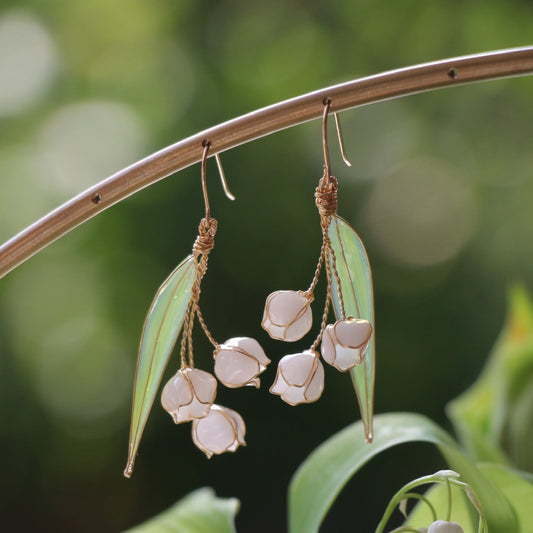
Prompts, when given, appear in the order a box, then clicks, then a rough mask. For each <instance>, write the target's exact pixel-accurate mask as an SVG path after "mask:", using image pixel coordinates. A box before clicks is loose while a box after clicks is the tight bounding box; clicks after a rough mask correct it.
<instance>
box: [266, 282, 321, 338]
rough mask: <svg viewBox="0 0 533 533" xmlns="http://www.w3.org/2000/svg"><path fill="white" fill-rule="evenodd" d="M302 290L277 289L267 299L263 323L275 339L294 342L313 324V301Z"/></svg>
mask: <svg viewBox="0 0 533 533" xmlns="http://www.w3.org/2000/svg"><path fill="white" fill-rule="evenodd" d="M312 301H313V299H312V298H311V297H309V296H307V295H305V294H304V293H303V292H302V291H276V292H273V293H272V294H270V295H269V296H268V298H267V300H266V304H265V312H264V314H263V321H262V322H261V325H262V326H263V328H264V329H265V330H266V331H267V332H268V334H269V335H270V336H271V337H272V338H273V339H278V340H280V341H286V342H294V341H297V340H299V339H301V338H302V337H303V336H304V335H305V334H306V333H307V332H308V331H309V330H310V329H311V325H312V324H313V315H312V313H311V302H312Z"/></svg>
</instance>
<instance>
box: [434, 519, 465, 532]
mask: <svg viewBox="0 0 533 533" xmlns="http://www.w3.org/2000/svg"><path fill="white" fill-rule="evenodd" d="M428 533H464V530H463V528H462V527H461V526H460V525H459V524H458V523H457V522H448V521H446V520H437V521H436V522H433V523H432V524H431V525H430V526H429V527H428Z"/></svg>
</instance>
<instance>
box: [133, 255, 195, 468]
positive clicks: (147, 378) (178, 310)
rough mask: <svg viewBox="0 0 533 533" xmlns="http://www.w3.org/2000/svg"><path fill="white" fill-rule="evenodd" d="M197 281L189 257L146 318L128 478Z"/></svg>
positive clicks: (136, 377)
mask: <svg viewBox="0 0 533 533" xmlns="http://www.w3.org/2000/svg"><path fill="white" fill-rule="evenodd" d="M195 277H196V259H195V258H194V257H193V256H192V255H189V256H188V257H186V258H185V259H184V260H183V261H182V262H181V263H180V264H179V265H178V266H177V267H176V269H175V270H174V271H173V272H172V273H171V274H170V276H169V277H168V278H167V279H166V280H165V281H164V282H163V284H162V285H161V287H159V289H158V291H157V293H156V295H155V297H154V300H153V302H152V305H151V306H150V309H149V311H148V315H147V316H146V320H145V322H144V327H143V332H142V336H141V343H140V346H139V357H138V359H137V369H136V371H135V384H134V387H133V406H132V410H131V426H130V441H129V447H128V464H127V466H126V470H124V475H125V476H126V477H130V476H131V474H132V472H133V464H134V462H135V455H136V454H137V449H138V447H139V443H140V441H141V437H142V433H143V431H144V426H145V425H146V421H147V420H148V415H149V414H150V411H151V409H152V405H153V403H154V399H155V395H156V394H157V390H158V389H159V384H160V383H161V378H162V377H163V374H164V372H165V369H166V367H167V364H168V360H169V358H170V354H171V353H172V350H173V349H174V345H175V344H176V341H177V339H178V336H179V333H180V330H181V327H182V325H183V320H184V318H185V313H186V311H187V307H188V305H189V301H190V299H191V289H192V286H193V283H194V279H195Z"/></svg>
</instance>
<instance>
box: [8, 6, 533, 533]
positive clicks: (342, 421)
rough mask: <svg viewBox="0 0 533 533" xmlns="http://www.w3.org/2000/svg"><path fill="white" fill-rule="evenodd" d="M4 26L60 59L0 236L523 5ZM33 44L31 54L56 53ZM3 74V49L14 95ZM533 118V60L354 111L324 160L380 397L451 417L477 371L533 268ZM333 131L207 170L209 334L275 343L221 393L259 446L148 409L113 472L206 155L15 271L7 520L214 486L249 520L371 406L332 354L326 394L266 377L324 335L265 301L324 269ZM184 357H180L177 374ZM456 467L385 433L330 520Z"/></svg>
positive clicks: (271, 524) (73, 518) (47, 527)
mask: <svg viewBox="0 0 533 533" xmlns="http://www.w3.org/2000/svg"><path fill="white" fill-rule="evenodd" d="M13 20H15V23H17V21H19V22H20V20H22V21H23V23H24V21H26V24H29V25H30V26H29V28H30V29H29V30H28V31H29V33H28V34H27V35H26V34H25V33H20V32H14V33H15V36H13V35H12V37H11V38H12V47H9V46H4V48H3V49H2V50H1V52H0V53H1V54H2V55H4V54H12V53H13V50H14V49H15V48H16V47H17V46H18V47H20V46H22V44H21V42H22V43H23V44H24V45H25V46H27V47H28V49H29V52H28V53H29V57H32V53H33V52H32V46H37V45H34V44H32V43H33V42H34V41H32V39H31V38H30V37H31V36H32V35H33V34H32V33H31V32H32V31H33V32H34V34H35V31H37V33H38V32H39V31H41V32H42V33H43V34H44V37H43V36H42V35H41V39H43V38H44V39H45V41H46V39H48V41H46V42H48V45H49V56H46V57H48V58H49V59H50V58H51V59H50V61H51V65H52V66H51V67H50V69H49V72H48V73H45V74H43V79H44V80H45V81H44V82H43V87H42V89H41V90H40V91H38V90H36V92H35V93H34V94H33V93H32V94H33V99H30V100H31V101H30V102H29V103H27V104H26V105H22V104H17V105H19V107H17V106H14V107H13V108H12V109H10V108H9V105H7V104H6V105H4V107H3V108H2V107H1V106H0V194H1V198H2V209H1V214H0V239H2V240H6V239H8V238H9V237H11V236H12V235H13V234H14V233H16V231H18V230H20V229H22V228H23V227H25V226H26V225H28V224H30V223H31V222H33V221H34V220H36V219H37V218H39V217H40V216H42V215H44V214H45V213H46V212H47V211H49V210H50V209H52V208H54V207H55V206H57V205H59V204H60V203H61V202H63V201H65V200H67V199H68V198H70V197H71V196H73V195H75V194H77V193H78V192H80V191H81V190H83V189H84V188H86V187H89V186H91V185H93V184H95V183H96V182H98V181H99V180H101V179H103V178H105V177H106V176H107V175H110V174H112V173H113V172H115V171H117V170H119V169H120V168H122V167H123V166H126V165H128V164H130V163H133V162H134V161H135V160H137V159H139V158H141V157H143V156H145V155H147V154H149V153H151V152H153V151H155V150H157V149H159V148H161V147H163V146H166V145H168V144H170V143H173V142H175V141H177V140H180V139H182V138H184V137H187V136H189V135H192V134H193V133H196V132H197V131H200V130H202V129H204V128H207V127H209V126H212V125H215V124H217V123H218V122H221V121H224V120H228V119H230V118H233V117H235V116H238V115H241V114H243V113H246V112H248V111H252V110H253V109H256V108H258V107H262V106H266V105H269V104H272V103H275V102H276V101H279V100H281V99H285V98H289V97H293V96H296V95H299V94H302V93H305V92H308V91H311V90H315V89H319V88H321V87H324V86H328V85H332V84H334V83H338V82H342V81H347V80H350V79H355V78H358V77H362V76H366V75H371V74H375V73H379V72H381V71H384V70H390V69H394V68H399V67H403V66H407V65H412V64H416V63H421V62H426V61H431V60H436V59H441V58H446V57H451V56H456V55H465V54H470V53H476V52H482V51H487V50H492V49H499V48H508V47H513V46H520V45H527V44H531V37H532V28H533V7H532V5H531V3H530V2H528V1H517V0H513V1H510V0H507V1H505V2H481V1H472V2H458V1H444V0H439V1H433V2H416V1H402V2H384V1H378V2H370V1H349V0H346V1H338V2H318V1H310V2H297V1H290V2H278V1H272V2H261V3H260V2H242V1H223V2H205V1H170V0H157V1H153V0H135V1H127V0H115V1H110V0H93V1H91V2H80V1H71V0H69V1H67V0H58V1H55V2H45V1H42V0H41V1H39V0H34V1H28V2H10V1H6V0H2V3H1V4H0V36H1V35H2V28H3V29H4V30H5V25H6V24H8V27H9V24H13ZM6 21H7V22H6ZM28 21H29V22H28ZM32 25H33V26H32ZM12 27H13V26H11V28H12ZM15 27H16V24H15ZM32 27H33V30H32ZM35 28H37V30H36V29H35ZM39 28H40V29H39ZM4 33H5V31H4ZM12 33H13V32H12ZM17 36H18V37H17ZM2 42H3V43H4V42H5V41H2ZM40 42H42V41H37V43H40ZM39 46H41V45H39ZM35 57H37V58H38V62H37V63H35V64H32V63H31V61H30V62H29V63H24V62H23V61H22V62H20V63H17V65H18V67H20V69H21V70H22V71H23V72H24V69H27V70H28V72H30V71H32V70H33V69H37V68H38V67H42V66H43V64H44V62H43V60H42V58H41V59H39V57H40V56H38V55H37V56H35ZM46 57H45V59H46ZM36 61H37V60H36ZM2 64H3V63H2V62H0V65H2ZM12 68H15V67H12ZM17 76H18V77H17V79H22V80H24V79H25V78H24V74H23V75H19V74H17ZM28 79H29V80H32V79H33V78H32V77H31V76H29V78H28ZM11 83H12V79H11V75H10V73H9V70H7V71H6V69H4V70H3V71H2V70H1V69H0V96H1V93H2V91H3V90H4V91H5V90H7V89H6V88H9V87H10V84H11ZM1 101H2V99H1V98H0V102H1ZM8 103H9V102H8ZM15 108H16V109H15ZM532 116H533V80H532V79H528V78H524V79H515V80H503V81H492V82H487V83H482V84H477V85H471V86H464V87H460V88H455V89H448V90H443V91H438V92H433V93H427V94H422V95H418V96H412V97H409V98H405V99H401V100H397V101H392V102H387V103H381V104H377V105H374V106H369V107H366V108H362V109H358V110H353V111H348V112H345V113H343V114H342V117H341V118H342V123H343V126H344V134H345V140H346V148H347V151H348V155H349V157H350V158H351V160H352V162H353V166H352V167H351V168H347V167H345V166H344V165H343V163H342V161H341V159H340V157H339V154H338V149H337V147H336V145H335V144H334V143H333V142H332V143H331V157H332V171H333V174H334V175H336V176H337V177H338V178H339V181H340V199H339V213H340V214H341V215H342V216H343V217H344V218H346V219H347V220H348V221H349V222H350V223H351V224H352V225H353V226H354V227H355V228H356V229H357V231H358V232H359V233H360V235H361V237H362V238H363V240H364V242H365V243H366V245H367V248H368V252H369V256H370V260H371V264H372V267H373V271H374V282H375V300H376V301H375V303H376V330H377V337H376V338H377V381H376V412H380V413H381V412H387V411H401V410H406V411H415V412H419V413H424V414H426V415H428V416H430V417H431V418H433V419H434V420H436V421H438V422H440V423H444V424H447V422H446V420H445V416H444V405H445V404H446V402H447V401H448V400H450V399H452V398H453V397H455V396H456V395H458V394H459V393H460V392H461V391H462V390H464V389H465V388H466V387H467V386H468V385H469V384H470V383H471V382H472V381H473V380H474V378H475V377H476V375H477V374H478V372H479V370H480V368H481V366H482V364H483V361H484V359H485V357H486V355H487V353H488V351H489V349H490V346H491V344H492V343H493V341H494V339H495V337H496V335H497V333H498V331H499V328H500V326H501V323H502V319H503V316H504V311H505V293H506V289H507V287H508V285H509V283H510V282H512V281H514V280H522V281H524V282H525V283H526V285H527V286H529V288H531V287H532V286H533V274H532V270H531V264H532V261H531V260H532V257H531V242H532V240H533V223H532V222H533V211H532V210H531V207H530V205H531V198H533V179H531V178H532V177H533V176H532V173H533V171H532V165H531V146H532V141H533V128H532V127H531V117H532ZM331 138H332V139H333V135H331ZM320 142H321V138H320V123H319V122H318V121H315V122H312V123H309V124H306V125H305V126H299V127H296V128H293V129H291V130H288V131H284V132H281V133H278V134H276V135H274V136H271V137H267V138H264V139H261V140H259V141H256V142H254V143H252V144H248V145H245V146H241V147H239V148H237V149H234V150H232V151H230V152H228V153H224V154H222V160H223V164H224V168H225V171H226V175H227V177H228V181H229V184H230V188H231V189H232V191H233V192H234V194H235V195H236V196H237V201H236V202H235V203H231V202H229V201H227V200H226V199H225V197H224V195H223V193H222V190H221V187H220V185H219V183H218V177H217V171H216V166H215V165H214V162H213V161H209V164H208V180H209V190H210V198H211V204H212V213H213V216H215V217H216V218H217V219H218V220H219V231H218V235H217V241H216V247H215V249H214V251H213V252H212V254H211V259H210V267H209V271H208V274H207V276H206V278H205V280H204V283H203V290H202V298H201V304H202V309H203V313H204V316H205V318H206V320H207V321H208V323H209V325H210V328H211V330H212V332H213V334H214V335H215V337H216V338H217V339H218V340H219V341H221V342H222V341H224V340H225V339H227V338H230V337H232V336H238V335H247V336H252V337H255V338H257V339H258V340H259V341H260V342H261V344H262V345H263V347H264V348H265V350H266V352H267V354H268V355H269V357H270V358H271V359H272V360H273V364H272V365H271V367H270V368H269V369H268V370H267V372H266V373H265V374H264V378H263V386H262V388H261V390H260V391H256V390H255V389H254V390H252V389H246V390H227V389H223V388H222V387H221V388H220V391H219V396H218V401H219V403H221V404H223V405H227V406H229V407H232V408H235V409H237V410H238V411H239V412H240V413H241V414H242V415H243V417H244V418H245V420H246V423H247V428H248V435H247V442H248V446H247V447H246V448H243V449H239V451H238V452H237V453H236V454H228V455H226V456H221V457H215V458H213V459H212V460H210V461H207V460H206V459H205V457H204V456H203V454H202V453H201V452H200V451H198V450H197V449H196V448H195V447H194V446H193V444H192V442H191V439H190V434H189V431H190V430H189V427H187V426H177V427H176V426H174V424H172V422H171V420H170V418H169V417H168V415H167V414H166V413H165V412H164V411H163V410H162V409H161V408H160V407H159V405H156V406H155V408H154V411H153V413H152V415H151V417H150V420H149V423H148V426H147V429H146V432H145V435H144V440H143V442H142V444H141V448H140V455H139V457H138V459H137V465H136V470H135V472H134V475H133V478H132V479H131V480H126V479H125V478H123V477H122V470H123V468H124V465H125V461H126V450H127V439H128V425H129V416H130V413H129V408H130V401H131V386H132V379H133V370H134V365H135V360H136V352H137V344H138V340H139V336H140V331H141V327H142V323H143V319H144V316H145V313H146V311H147V309H148V306H149V304H150V302H151V299H152V296H153V294H154V292H155V290H156V289H157V287H158V286H159V284H160V283H161V281H162V280H163V279H164V278H165V276H166V275H167V274H168V273H169V272H170V271H171V270H172V269H173V268H174V267H175V265H177V264H178V263H179V261H181V259H182V258H183V257H185V256H186V255H187V254H188V253H189V251H190V249H191V246H192V243H193V241H194V238H195V235H196V227H197V224H198V222H199V220H200V218H201V216H202V213H203V201H202V195H201V187H200V170H199V168H198V166H195V167H193V168H190V169H187V170H185V171H183V172H181V173H180V174H179V175H176V176H173V177H171V178H169V179H167V180H165V181H163V182H161V183H158V184H156V185H154V186H153V187H151V188H150V189H149V190H146V191H143V192H141V193H139V194H138V195H136V196H135V197H133V198H130V199H127V200H125V201H124V202H122V203H121V204H120V205H118V206H115V207H113V208H112V209H110V210H109V211H107V212H106V213H104V214H102V215H101V216H99V217H97V219H94V220H92V221H90V222H88V223H87V224H85V225H84V226H83V227H81V228H78V229H77V230H75V231H74V232H72V233H71V234H69V235H68V236H66V237H65V238H63V239H61V240H60V241H59V242H57V243H55V244H53V245H52V246H50V247H49V248H48V249H47V250H45V251H43V252H41V253H40V254H39V255H38V256H36V257H34V258H32V259H31V260H30V261H29V262H27V263H26V264H25V265H23V266H21V267H20V268H19V269H17V270H16V271H15V272H13V273H11V274H9V275H8V276H7V277H6V278H5V279H3V280H2V282H1V283H0V339H1V341H0V350H1V357H0V420H1V424H0V443H1V452H2V453H1V454H0V471H1V472H2V476H1V477H2V483H1V487H2V488H1V491H2V493H1V495H0V496H1V498H0V501H1V510H0V529H2V530H3V531H41V532H49V531H50V532H52V531H54V532H55V531H79V532H82V533H83V532H94V531H98V532H102V533H105V532H111V531H120V530H123V529H126V528H128V527H131V526H133V525H134V524H137V523H139V522H141V521H143V520H145V519H146V518H148V517H151V516H152V515H154V514H156V513H157V512H159V511H161V510H162V509H164V508H166V507H168V506H169V505H170V504H171V503H173V502H174V501H176V500H177V499H179V498H181V497H182V496H183V495H184V494H186V493H188V492H189V491H191V490H193V489H196V488H198V487H201V486H205V485H209V486H213V487H214V488H215V490H216V491H217V494H218V495H221V496H236V497H239V498H240V499H241V501H242V507H241V511H240V513H239V516H238V521H237V525H238V528H239V531H242V532H247V531H256V532H267V531H268V532H270V531H283V530H284V528H285V512H286V509H285V499H286V489H287V485H288V482H289V480H290V477H291V475H292V473H293V472H294V471H295V469H296V468H297V466H298V464H299V463H300V462H301V461H302V460H303V459H304V458H305V457H306V456H307V454H308V453H309V452H310V451H311V450H312V449H313V448H314V447H316V446H317V445H318V444H319V443H320V442H322V441H323V440H325V439H326V438H327V437H329V436H330V435H331V434H333V433H334V432H335V431H337V430H339V429H340V428H342V427H344V426H345V425H346V424H348V423H350V422H351V421H353V420H355V419H357V418H358V416H359V415H358V410H357V406H356V401H355V396H354V393H353V390H352V387H351V383H350V380H349V378H348V377H347V376H344V375H339V374H338V373H337V372H336V371H335V370H334V369H333V368H327V369H326V370H327V372H326V389H325V392H324V395H323V397H322V398H321V400H320V401H319V402H318V403H317V404H314V405H309V406H300V407H297V408H292V407H289V406H286V405H284V404H283V403H282V402H281V401H280V400H279V398H278V397H274V396H271V395H269V394H268V393H267V387H268V386H270V384H271V382H272V381H273V379H274V375H275V363H276V361H277V360H279V358H280V357H281V356H283V355H285V354H287V353H294V352H295V351H298V350H299V349H305V348H307V347H308V346H307V344H308V340H307V339H306V340H304V341H302V342H299V343H296V344H295V345H291V346H288V347H287V346H284V345H283V344H282V343H279V342H276V341H272V340H270V339H269V338H268V337H267V335H266V333H265V332H263V331H262V330H261V328H260V320H261V316H262V311H263V305H264V300H265V298H266V296H267V295H268V294H269V293H270V292H271V291H273V290H276V289H289V288H290V289H305V288H307V286H308V284H309V282H310V280H311V278H312V276H313V272H314V268H315V262H316V259H317V257H318V252H319V249H320V238H321V237H320V228H319V218H318V215H317V213H316V209H315V207H314V204H313V191H314V187H315V186H316V183H317V180H318V178H319V177H320V175H321V169H322V163H323V162H322V154H321V145H320ZM323 284H324V283H323V282H322V283H321V285H320V286H319V287H320V289H319V291H318V294H317V305H316V306H315V317H318V316H319V313H320V311H319V307H320V304H319V302H320V300H321V298H322V296H323V291H324V287H323ZM321 291H322V292H321ZM316 321H318V320H316ZM196 333H197V335H196V338H195V346H196V355H197V366H199V367H201V368H204V369H210V367H211V364H212V360H211V349H210V347H209V345H208V344H207V343H206V342H205V340H204V339H203V337H202V336H201V335H200V334H199V328H198V329H197V330H196ZM311 336H312V335H310V336H309V339H310V338H311ZM310 343H311V340H309V344H310ZM177 365H178V358H177V357H175V359H174V360H173V361H172V362H171V365H170V368H169V375H170V372H174V371H175V370H176V368H177ZM442 466H443V461H442V460H441V458H440V457H439V456H438V455H437V454H436V452H434V451H433V450H432V449H430V448H429V447H427V446H422V445H421V446H409V447H403V448H401V449H398V450H393V451H391V452H387V453H386V454H385V455H384V456H383V457H380V458H379V459H377V460H375V461H374V462H373V463H371V464H370V465H368V466H367V467H366V468H365V469H364V470H363V472H362V473H361V474H360V475H358V477H357V478H355V479H354V480H353V481H352V482H351V483H350V484H349V486H348V487H347V488H346V489H345V491H344V492H343V493H342V494H341V496H340V499H339V501H338V503H337V504H336V505H335V506H334V508H333V510H332V511H331V513H330V515H329V516H328V518H327V520H326V522H325V525H324V528H323V530H324V531H332V532H333V531H335V532H337V531H370V530H371V529H372V528H373V527H375V524H376V523H377V521H378V520H379V516H380V513H381V512H382V511H383V509H384V508H385V506H386V503H387V501H388V498H389V497H390V496H391V495H392V494H393V493H394V492H395V491H396V490H397V488H398V487H399V486H400V484H402V483H403V482H406V481H408V480H409V479H412V478H414V477H416V476H417V475H423V474H427V473H430V472H432V471H434V470H437V469H438V468H441V467H442Z"/></svg>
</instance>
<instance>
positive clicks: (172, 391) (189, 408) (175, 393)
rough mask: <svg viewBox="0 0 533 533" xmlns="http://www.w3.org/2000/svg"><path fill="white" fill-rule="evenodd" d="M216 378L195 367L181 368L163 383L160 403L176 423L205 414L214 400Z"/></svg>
mask: <svg viewBox="0 0 533 533" xmlns="http://www.w3.org/2000/svg"><path fill="white" fill-rule="evenodd" d="M216 394H217V380H216V379H215V378H214V377H213V376H212V375H211V374H209V373H208V372H204V371H203V370H198V369H197V368H182V369H180V370H178V372H177V373H176V375H175V376H174V377H172V378H171V379H170V380H169V382H168V383H167V384H166V385H165V387H164V389H163V392H162V394H161V404H162V405H163V408H164V409H166V410H167V411H168V412H169V413H170V415H171V416H172V418H173V419H174V422H175V423H176V424H180V423H181V422H189V421H190V420H194V419H196V418H202V417H204V416H206V415H207V413H208V412H209V408H210V407H211V405H212V404H213V402H214V401H215V397H216Z"/></svg>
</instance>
